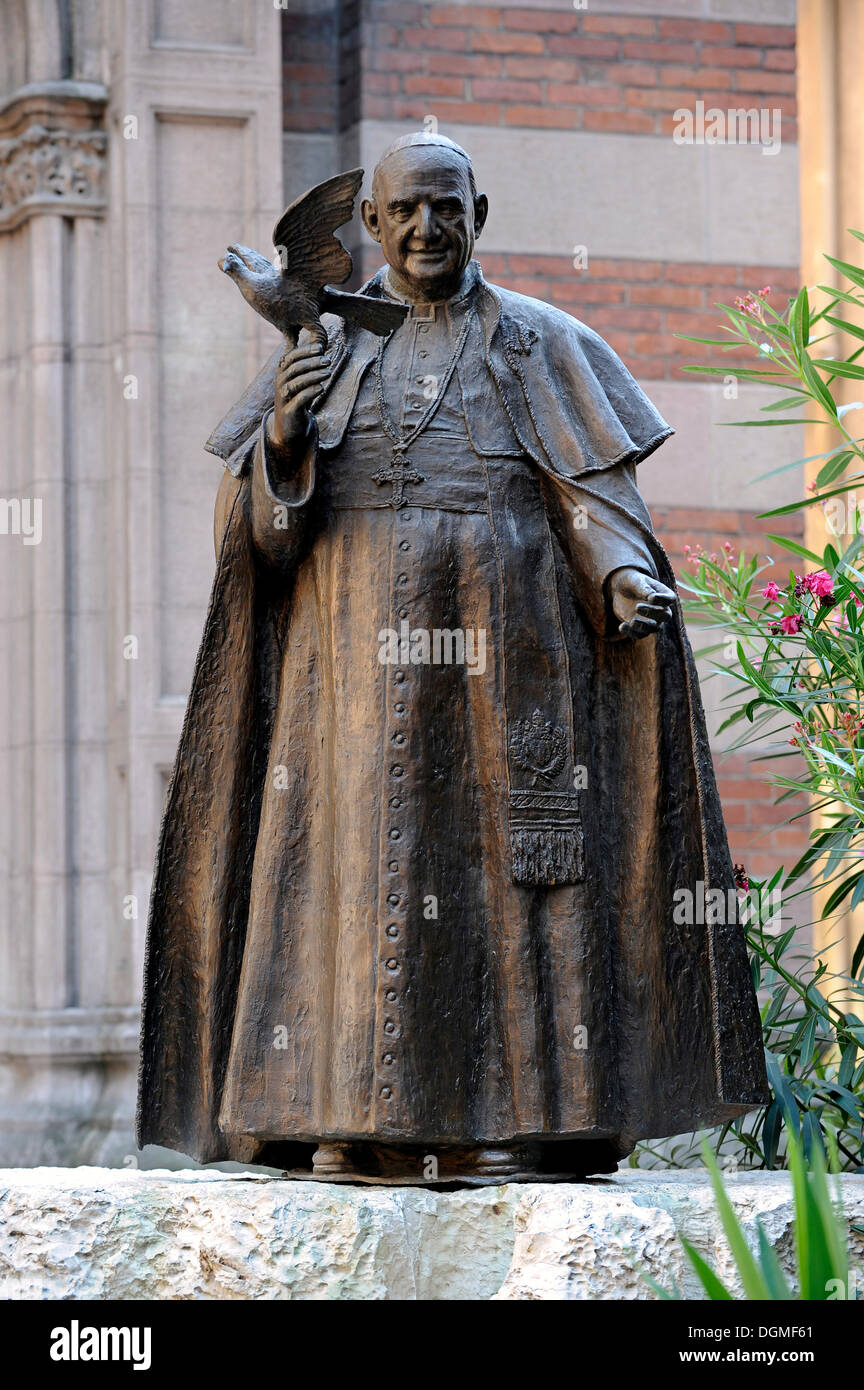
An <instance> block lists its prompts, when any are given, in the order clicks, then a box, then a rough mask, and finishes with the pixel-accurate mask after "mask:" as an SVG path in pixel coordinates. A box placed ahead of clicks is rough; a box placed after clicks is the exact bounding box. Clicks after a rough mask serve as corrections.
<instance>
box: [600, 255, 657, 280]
mask: <svg viewBox="0 0 864 1390" xmlns="http://www.w3.org/2000/svg"><path fill="white" fill-rule="evenodd" d="M589 270H590V272H591V276H592V278H596V279H609V280H658V279H659V278H660V276H661V275H662V273H663V262H662V261H625V260H612V259H609V258H607V259H605V260H604V259H603V258H602V257H600V256H598V257H597V259H596V260H595V259H594V258H593V257H592V259H591V261H590V264H589Z"/></svg>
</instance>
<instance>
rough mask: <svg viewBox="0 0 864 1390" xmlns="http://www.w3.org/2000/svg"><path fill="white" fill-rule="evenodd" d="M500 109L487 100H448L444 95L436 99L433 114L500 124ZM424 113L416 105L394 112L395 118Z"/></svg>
mask: <svg viewBox="0 0 864 1390" xmlns="http://www.w3.org/2000/svg"><path fill="white" fill-rule="evenodd" d="M501 109H502V108H501V107H500V106H495V105H492V104H491V103H489V102H485V103H484V102H479V101H450V100H449V99H448V98H446V97H444V98H440V99H436V101H435V111H434V114H435V115H436V116H438V117H439V118H440V119H441V120H445V119H446V120H448V121H461V122H464V123H465V124H466V125H500V123H501ZM426 114H427V112H426V111H424V112H423V113H422V115H421V113H420V112H419V110H418V108H417V107H416V106H415V108H414V109H413V110H411V111H408V110H401V111H399V110H397V113H396V115H397V119H399V118H401V117H411V118H412V119H413V117H414V116H417V115H420V119H422V116H425V115H426Z"/></svg>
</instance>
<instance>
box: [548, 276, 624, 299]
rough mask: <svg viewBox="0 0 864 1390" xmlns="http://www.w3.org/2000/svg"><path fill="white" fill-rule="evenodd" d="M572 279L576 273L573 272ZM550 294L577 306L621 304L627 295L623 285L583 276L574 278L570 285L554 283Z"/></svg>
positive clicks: (564, 282)
mask: <svg viewBox="0 0 864 1390" xmlns="http://www.w3.org/2000/svg"><path fill="white" fill-rule="evenodd" d="M573 274H574V277H575V276H576V272H575V271H574V272H573ZM550 293H553V294H556V295H557V296H558V298H559V299H565V300H567V301H568V302H570V301H572V302H573V303H579V304H623V303H624V298H625V295H626V293H627V290H626V287H625V286H624V285H613V284H611V283H610V281H608V280H592V279H590V277H589V278H587V279H586V277H585V276H584V275H580V276H578V278H574V280H573V281H572V283H568V282H567V281H561V280H558V281H556V282H555V283H554V284H553V285H551V286H550Z"/></svg>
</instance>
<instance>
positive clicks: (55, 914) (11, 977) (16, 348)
mask: <svg viewBox="0 0 864 1390" xmlns="http://www.w3.org/2000/svg"><path fill="white" fill-rule="evenodd" d="M0 53H2V54H3V55H4V58H3V60H0V61H2V63H3V65H4V66H3V67H0V81H3V82H5V89H0V283H2V284H3V285H4V286H5V287H6V288H5V293H6V296H7V301H6V306H5V312H4V313H3V314H0V334H2V336H3V342H2V345H0V418H2V419H3V421H4V426H5V428H4V430H3V435H2V440H0V449H2V451H3V465H2V476H3V479H4V483H3V488H4V490H5V496H4V497H2V498H0V576H2V579H0V583H2V590H0V614H2V627H0V642H2V648H0V655H2V659H3V662H4V671H5V672H6V673H7V680H6V681H5V682H4V683H3V684H2V688H3V696H2V698H3V699H4V701H6V702H8V703H7V707H6V708H4V709H3V714H4V716H5V717H4V718H2V720H0V738H2V741H3V750H2V770H0V777H2V778H3V785H4V787H5V788H7V789H8V794H7V796H6V797H5V798H4V799H3V803H2V809H0V825H2V831H0V845H2V856H3V867H4V869H5V870H6V874H7V881H8V883H9V891H8V892H7V894H6V895H4V899H3V901H2V907H0V1163H5V1164H17V1163H23V1164H29V1163H46V1162H48V1163H55V1162H56V1163H80V1162H91V1163H92V1162H97V1163H102V1162H108V1163H112V1162H119V1161H122V1159H123V1157H124V1155H127V1154H132V1153H134V1143H133V1138H132V1116H133V1109H134V1082H135V1070H136V1063H137V1058H136V1051H137V1034H138V999H139V995H140V984H141V967H142V955H143V938H144V925H145V921H146V911H147V898H148V892H149V880H150V874H151V871H152V861H153V854H154V850H155V843H156V836H157V832H158V823H159V815H160V809H161V800H162V796H163V793H164V788H165V784H166V779H167V775H168V772H169V770H170V766H171V762H172V759H173V753H174V749H175V746H176V743H177V739H178V737H179V732H180V725H181V721H182V715H183V707H184V702H185V696H186V693H187V689H188V683H189V678H190V676H191V670H192V662H193V659H194V653H195V648H196V645H197V640H198V636H199V634H200V629H201V626H202V623H203V615H204V612H205V609H206V602H207V591H208V586H209V582H210V578H211V576H212V570H213V556H212V525H211V515H210V514H211V511H212V502H213V497H214V495H215V491H216V488H217V486H218V482H219V477H220V465H219V463H218V461H217V460H215V459H213V458H212V457H211V456H210V455H208V454H206V453H204V451H203V449H202V443H203V440H204V439H206V437H207V435H208V434H209V432H210V429H211V428H212V426H213V424H214V423H215V422H216V420H218V418H219V416H220V414H221V412H222V411H223V410H224V409H226V408H227V407H228V405H230V403H231V401H232V400H233V399H234V398H235V397H236V395H238V394H239V392H240V391H241V390H242V388H243V386H244V385H245V382H246V381H247V380H248V379H249V378H250V376H251V375H253V374H254V372H255V371H256V370H257V367H258V366H259V365H260V361H261V360H263V358H264V357H265V356H266V355H267V353H268V352H269V351H270V350H271V346H270V339H269V337H268V331H267V330H266V328H265V327H263V326H262V324H261V321H260V320H258V319H257V316H255V315H253V314H252V313H251V311H250V310H249V309H248V308H247V307H246V306H245V305H244V304H243V302H242V300H241V299H240V296H239V295H238V294H237V291H236V289H235V288H234V286H233V285H232V284H231V283H230V282H229V281H228V280H227V279H226V278H225V277H223V276H221V275H220V274H219V271H218V269H217V268H216V259H217V257H218V255H219V254H220V253H221V251H222V250H224V247H225V246H226V244H227V243H228V242H229V241H231V240H241V241H246V242H248V243H249V244H251V245H256V246H259V247H260V248H261V249H265V250H266V248H267V247H268V245H269V244H270V233H271V229H272V226H273V224H274V222H275V220H276V218H277V216H278V214H279V212H280V211H281V147H280V125H281V103H280V90H279V85H280V84H279V77H280V71H279V65H280V43H279V14H278V10H277V9H276V7H275V6H273V5H272V4H269V3H266V4H265V3H263V0H241V2H240V3H231V0H184V3H183V5H174V4H168V3H165V0H145V3H142V4H140V5H134V6H131V5H122V6H121V5H116V4H113V3H111V0H69V3H65V2H64V0H59V3H54V2H53V0H52V2H51V3H47V0H12V3H7V4H5V5H4V6H3V8H2V12H0ZM37 523H39V524H41V534H40V533H39V530H38V525H37ZM28 532H29V533H30V534H28ZM37 542H38V543H37Z"/></svg>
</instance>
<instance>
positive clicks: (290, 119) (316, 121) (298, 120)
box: [283, 107, 332, 131]
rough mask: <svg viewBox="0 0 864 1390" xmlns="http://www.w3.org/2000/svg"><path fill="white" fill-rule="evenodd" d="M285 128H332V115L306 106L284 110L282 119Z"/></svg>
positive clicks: (305, 129) (313, 129) (301, 129)
mask: <svg viewBox="0 0 864 1390" xmlns="http://www.w3.org/2000/svg"><path fill="white" fill-rule="evenodd" d="M283 128H284V129H285V130H297V131H321V130H330V129H332V117H330V116H328V115H327V113H326V112H322V111H313V110H310V109H309V108H308V107H303V108H298V109H297V110H292V111H290V112H289V111H286V113H285V119H284V121H283Z"/></svg>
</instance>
